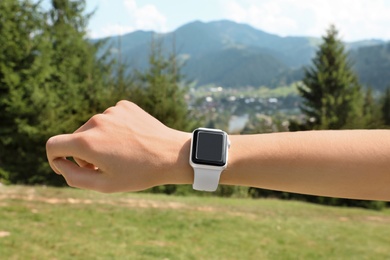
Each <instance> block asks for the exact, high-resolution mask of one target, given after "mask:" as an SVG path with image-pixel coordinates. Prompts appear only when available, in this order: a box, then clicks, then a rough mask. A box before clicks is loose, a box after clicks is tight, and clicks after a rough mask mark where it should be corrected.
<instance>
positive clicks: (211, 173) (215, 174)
mask: <svg viewBox="0 0 390 260" xmlns="http://www.w3.org/2000/svg"><path fill="white" fill-rule="evenodd" d="M221 172H222V169H218V170H212V169H205V168H194V183H193V184H192V188H193V189H194V190H200V191H215V190H216V189H217V188H218V184H219V177H220V176H221Z"/></svg>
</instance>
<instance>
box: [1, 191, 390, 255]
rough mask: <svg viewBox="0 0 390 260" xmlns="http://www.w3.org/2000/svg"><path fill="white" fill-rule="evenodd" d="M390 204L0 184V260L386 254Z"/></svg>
mask: <svg viewBox="0 0 390 260" xmlns="http://www.w3.org/2000/svg"><path fill="white" fill-rule="evenodd" d="M389 256H390V210H386V211H381V212H378V211H370V210H364V209H351V208H335V207H324V206H319V205H312V204H306V203H301V202H292V201H289V202H287V201H278V200H251V199H224V198H215V197H170V196H163V195H152V194H145V193H139V194H135V193H127V194H111V195H107V194H99V193H95V192H89V191H81V190H76V189H70V188H63V189H58V188H45V187H23V186H2V187H0V259H389Z"/></svg>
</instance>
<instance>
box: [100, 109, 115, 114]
mask: <svg viewBox="0 0 390 260" xmlns="http://www.w3.org/2000/svg"><path fill="white" fill-rule="evenodd" d="M114 111H115V107H109V108H107V109H106V110H104V112H103V114H112V113H113V112H114Z"/></svg>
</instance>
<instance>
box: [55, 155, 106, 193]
mask: <svg viewBox="0 0 390 260" xmlns="http://www.w3.org/2000/svg"><path fill="white" fill-rule="evenodd" d="M53 165H54V166H55V167H56V169H57V170H58V171H59V172H60V174H61V175H62V176H64V178H65V180H66V182H67V183H68V185H69V186H71V187H75V188H82V189H91V190H99V187H100V185H99V183H102V179H103V178H102V177H103V176H102V173H101V172H100V171H99V170H94V169H90V168H83V167H79V166H78V165H77V164H75V163H73V162H71V161H69V160H67V159H65V158H57V159H54V160H53Z"/></svg>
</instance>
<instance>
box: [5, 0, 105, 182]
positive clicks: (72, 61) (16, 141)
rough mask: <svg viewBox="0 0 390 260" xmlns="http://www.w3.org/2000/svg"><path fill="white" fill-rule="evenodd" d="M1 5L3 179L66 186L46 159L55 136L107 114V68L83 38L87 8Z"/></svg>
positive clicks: (9, 1)
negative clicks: (47, 147)
mask: <svg viewBox="0 0 390 260" xmlns="http://www.w3.org/2000/svg"><path fill="white" fill-rule="evenodd" d="M52 6H53V7H52V9H51V10H49V11H48V12H44V11H43V10H42V9H41V8H40V6H39V4H34V3H32V2H31V1H29V0H21V1H14V0H4V1H1V2H0V14H1V16H0V21H1V23H0V31H1V34H0V122H1V127H0V158H1V159H0V167H1V169H0V174H1V175H3V176H2V177H1V176H0V178H4V177H6V178H7V179H9V181H10V182H12V183H47V184H62V183H64V180H63V178H61V177H59V176H57V175H56V174H53V173H52V171H51V169H50V167H49V165H48V163H47V159H46V151H45V143H46V141H47V139H48V138H49V137H50V136H53V135H56V134H59V133H69V132H72V131H74V130H75V129H76V128H77V127H79V126H80V124H82V123H83V122H85V120H87V119H88V118H89V117H90V116H91V115H92V114H94V113H96V112H99V111H102V110H103V109H104V108H106V105H107V103H108V101H109V98H108V97H107V93H108V91H106V90H105V89H104V83H105V82H104V78H105V76H107V75H110V71H109V65H105V64H104V63H103V61H102V60H97V58H96V52H97V48H98V47H99V46H98V45H99V43H98V45H92V44H91V43H90V42H89V40H88V39H86V37H85V36H86V24H87V20H88V18H89V15H85V14H84V12H85V2H84V1H71V0H53V1H52Z"/></svg>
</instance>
